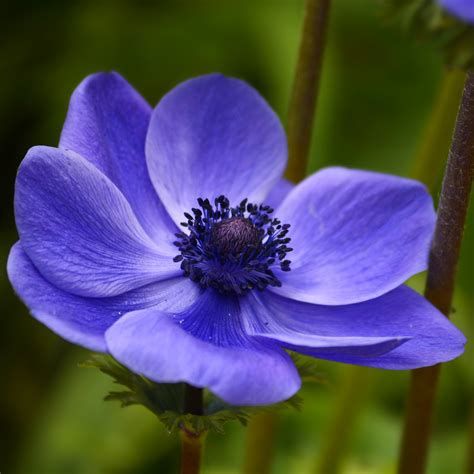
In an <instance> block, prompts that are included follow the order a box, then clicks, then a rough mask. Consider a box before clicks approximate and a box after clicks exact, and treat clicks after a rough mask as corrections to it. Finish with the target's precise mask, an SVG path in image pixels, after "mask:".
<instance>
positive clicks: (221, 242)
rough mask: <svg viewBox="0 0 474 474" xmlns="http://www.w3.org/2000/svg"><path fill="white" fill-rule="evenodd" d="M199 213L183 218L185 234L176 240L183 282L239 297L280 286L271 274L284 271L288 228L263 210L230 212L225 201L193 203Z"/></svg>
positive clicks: (243, 208)
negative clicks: (187, 279) (190, 281)
mask: <svg viewBox="0 0 474 474" xmlns="http://www.w3.org/2000/svg"><path fill="white" fill-rule="evenodd" d="M198 204H199V208H193V209H192V210H191V212H192V214H190V213H187V212H185V213H184V216H185V217H186V219H187V221H186V222H182V223H181V225H182V226H183V227H185V228H186V229H187V230H188V233H185V232H180V233H178V234H176V237H177V238H178V240H177V241H176V242H175V245H176V246H177V247H178V249H179V251H180V254H179V255H177V256H176V257H175V258H174V261H175V262H181V269H182V270H183V272H184V274H185V276H187V277H189V278H191V280H193V281H195V282H197V283H199V285H200V286H201V287H203V288H209V287H211V288H215V289H217V290H218V291H220V292H221V293H233V294H237V295H241V294H244V293H246V292H248V291H250V290H252V289H254V288H256V289H258V290H263V289H264V288H266V287H267V286H268V285H270V286H281V282H280V280H279V279H278V278H277V277H276V276H275V274H274V272H273V270H274V269H275V268H280V269H281V270H283V271H289V270H290V263H291V262H290V261H289V260H286V259H285V256H286V254H287V253H288V252H291V250H292V249H291V248H290V247H287V244H288V243H289V242H290V238H289V237H286V235H287V233H288V229H289V227H290V225H289V224H283V225H282V224H281V222H280V221H279V220H278V219H276V218H272V217H271V216H270V214H271V213H272V212H273V209H271V208H270V207H269V206H263V205H260V206H258V205H256V204H251V203H247V200H246V199H244V200H243V201H242V202H241V203H240V204H239V205H238V206H236V207H230V205H229V200H228V199H227V198H226V197H225V196H219V197H218V198H216V199H215V200H214V206H212V205H211V203H210V201H209V199H201V198H199V199H198Z"/></svg>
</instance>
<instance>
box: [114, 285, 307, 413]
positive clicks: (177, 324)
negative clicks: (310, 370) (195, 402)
mask: <svg viewBox="0 0 474 474" xmlns="http://www.w3.org/2000/svg"><path fill="white" fill-rule="evenodd" d="M239 315H240V310H239V305H238V302H237V300H234V299H232V298H226V297H224V296H220V295H218V294H216V293H214V292H213V291H212V290H208V291H206V293H205V294H204V295H203V296H202V297H201V298H200V299H199V300H198V301H197V302H196V304H195V305H193V306H192V307H191V308H189V310H187V311H185V312H183V313H181V314H177V315H175V316H174V317H171V316H170V315H168V314H165V313H163V312H161V311H158V310H155V309H149V310H142V311H135V312H132V313H129V314H127V315H126V316H124V317H123V318H122V319H120V320H119V321H118V322H117V323H115V324H114V325H113V326H112V327H111V328H110V329H108V330H107V333H106V340H107V346H108V348H109V351H110V353H111V354H112V355H113V356H114V357H115V358H116V359H117V360H119V361H120V362H121V363H123V364H124V365H126V366H127V367H128V368H129V369H131V370H133V371H134V372H138V373H140V374H143V375H145V376H146V377H148V378H150V379H152V380H155V381H157V382H182V381H184V382H188V383H190V384H192V385H194V386H197V387H207V388H208V389H210V390H211V391H212V392H214V393H215V394H216V395H218V396H219V397H220V398H222V399H223V400H225V401H226V402H228V403H232V404H236V405H266V404H271V403H276V402H279V401H281V400H285V399H287V398H289V397H291V396H292V395H293V394H294V393H295V392H296V391H297V390H298V389H299V388H300V384H301V381H300V378H299V376H298V373H297V371H296V368H295V367H294V365H293V363H292V361H291V359H290V357H289V356H288V355H287V354H286V353H285V352H284V351H282V350H281V349H279V348H278V347H276V346H275V345H274V344H272V343H271V342H270V341H266V342H265V343H264V342H259V341H258V340H255V339H252V338H249V337H247V336H246V335H245V334H244V333H243V331H242V327H241V321H240V317H239Z"/></svg>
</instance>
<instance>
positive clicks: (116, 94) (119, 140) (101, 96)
mask: <svg viewBox="0 0 474 474" xmlns="http://www.w3.org/2000/svg"><path fill="white" fill-rule="evenodd" d="M151 112H152V109H151V107H150V106H149V105H148V104H147V103H146V101H145V100H144V99H143V98H142V97H141V96H140V94H138V92H137V91H136V90H135V89H133V87H132V86H131V85H130V84H129V83H128V82H127V81H126V80H125V79H124V78H123V77H121V76H120V75H119V74H117V73H115V72H114V73H99V74H93V75H91V76H89V77H87V78H86V79H84V81H82V82H81V84H79V86H78V87H77V89H76V90H75V91H74V93H73V95H72V97H71V102H70V104H69V110H68V114H67V118H66V122H65V123H64V128H63V131H62V134H61V141H60V143H59V147H60V148H63V149H68V150H72V151H75V152H76V153H78V154H79V155H81V156H82V157H83V158H85V159H87V160H88V161H89V162H91V163H92V164H94V165H95V166H96V167H97V168H98V169H99V170H100V171H102V173H104V174H105V175H106V176H107V177H108V178H109V179H110V180H111V181H112V182H113V183H114V184H115V185H116V186H117V187H118V188H119V189H120V191H121V192H122V193H123V195H124V196H125V198H126V199H127V201H128V202H129V204H130V206H131V207H132V209H133V212H134V213H135V216H136V217H137V219H138V220H139V222H140V224H141V225H142V227H143V228H144V230H145V231H146V232H147V233H148V235H150V237H152V238H153V239H155V240H156V241H158V242H160V243H161V244H162V245H166V244H168V245H170V244H171V242H172V239H173V236H174V234H175V232H177V230H176V226H175V224H174V223H173V221H172V220H171V219H170V217H169V215H168V213H167V212H166V210H165V209H164V207H163V205H162V204H161V202H160V200H159V198H158V196H157V194H156V192H155V190H154V189H153V185H152V184H151V181H150V177H149V175H148V169H147V166H146V159H145V138H146V133H147V130H148V125H149V122H150V117H151Z"/></svg>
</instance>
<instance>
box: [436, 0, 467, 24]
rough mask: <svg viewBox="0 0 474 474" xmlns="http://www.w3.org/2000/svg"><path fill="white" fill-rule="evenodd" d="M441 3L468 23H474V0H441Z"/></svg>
mask: <svg viewBox="0 0 474 474" xmlns="http://www.w3.org/2000/svg"><path fill="white" fill-rule="evenodd" d="M439 2H440V5H441V6H442V7H443V8H444V9H445V10H447V11H448V12H449V13H451V14H453V15H454V16H456V17H458V18H460V19H461V20H464V21H465V22H467V23H474V2H473V1H472V0H439Z"/></svg>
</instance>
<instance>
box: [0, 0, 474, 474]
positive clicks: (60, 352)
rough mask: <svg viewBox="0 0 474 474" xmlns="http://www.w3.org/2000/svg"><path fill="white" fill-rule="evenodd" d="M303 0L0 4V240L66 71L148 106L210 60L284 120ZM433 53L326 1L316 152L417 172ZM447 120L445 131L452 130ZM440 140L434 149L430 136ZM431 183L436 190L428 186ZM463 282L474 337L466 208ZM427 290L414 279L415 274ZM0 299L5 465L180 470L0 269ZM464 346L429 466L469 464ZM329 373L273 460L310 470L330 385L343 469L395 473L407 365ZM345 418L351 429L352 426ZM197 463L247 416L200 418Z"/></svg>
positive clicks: (47, 135) (232, 436) (238, 462)
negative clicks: (117, 79)
mask: <svg viewBox="0 0 474 474" xmlns="http://www.w3.org/2000/svg"><path fill="white" fill-rule="evenodd" d="M302 13H303V2H302V0H273V1H270V0H268V1H266V0H253V1H251V0H225V1H223V0H212V1H211V0H208V1H203V0H188V1H177V0H155V1H145V0H114V1H112V0H110V1H99V2H98V1H92V0H89V1H84V0H82V1H79V0H70V1H68V2H63V1H59V0H44V1H42V2H39V1H32V0H24V1H22V2H13V1H10V2H7V3H6V4H4V5H3V8H2V16H1V17H0V67H1V74H0V91H1V92H0V124H1V126H0V141H1V154H2V169H3V171H2V173H1V174H0V179H1V186H0V193H1V203H2V205H1V216H0V218H1V249H0V250H1V252H0V259H1V264H2V268H3V269H5V265H6V258H7V255H8V251H9V248H10V246H11V245H12V244H13V243H14V242H15V240H16V238H17V236H16V231H15V226H14V219H13V212H12V198H13V186H14V178H15V172H16V168H17V167H18V165H19V163H20V161H21V159H22V158H23V156H24V154H25V152H26V151H27V150H28V148H29V147H30V146H33V145H35V144H47V145H52V146H55V145H56V144H57V142H58V138H59V133H60V131H61V126H62V123H63V120H64V117H65V113H66V110H67V104H68V100H69V96H70V94H71V92H72V91H73V89H74V87H75V86H76V85H77V84H78V83H79V82H80V81H81V80H82V79H83V78H84V77H85V76H86V75H87V74H90V73H92V72H95V71H100V70H110V69H114V70H117V71H119V72H120V73H122V74H123V75H124V76H125V77H126V78H127V79H128V80H129V81H130V82H131V83H132V84H133V85H134V86H135V87H136V88H137V89H138V90H139V91H140V92H141V93H142V94H143V95H144V96H145V97H146V98H147V99H148V100H149V101H150V103H152V104H155V103H156V102H157V101H158V100H159V98H160V97H161V96H162V95H163V94H164V93H165V92H166V91H167V90H169V89H170V88H171V87H173V86H174V85H175V84H177V83H178V82H180V81H182V80H184V79H186V78H189V77H191V76H195V75H199V74H202V73H207V72H211V71H220V72H223V73H225V74H228V75H233V76H238V77H241V78H244V79H246V80H247V81H248V82H250V83H251V84H252V85H254V86H255V87H256V88H257V89H258V90H259V91H260V92H261V93H262V94H263V95H264V96H265V97H266V98H267V99H268V101H269V102H270V104H271V105H272V106H273V107H274V108H275V109H276V111H277V112H278V114H279V115H280V117H281V118H282V120H283V122H284V121H285V116H286V110H287V104H288V100H289V93H290V89H291V82H292V74H293V69H294V64H295V60H296V52H297V47H298V41H299V28H300V25H301V21H302ZM442 72H443V68H442V64H441V60H440V57H439V55H438V53H437V52H436V51H435V50H433V49H432V48H431V47H430V46H429V45H426V44H417V43H416V42H414V41H413V40H412V39H410V38H408V37H407V36H406V35H405V34H404V33H403V32H402V31H401V30H400V29H399V28H398V27H397V26H396V25H391V24H390V23H388V22H386V21H385V20H383V19H382V17H381V15H380V9H379V5H378V4H377V2H376V1H375V0H335V1H334V8H333V11H332V15H331V21H330V29H329V38H328V49H327V54H326V60H325V69H324V73H323V79H322V88H321V94H320V102H319V110H318V114H317V120H316V126H315V130H314V132H315V133H314V146H313V150H312V154H311V168H312V169H313V170H314V169H317V168H319V167H321V166H326V165H328V164H342V165H347V166H351V167H363V168H368V169H373V170H378V171H385V172H390V173H396V174H400V175H407V176H408V175H410V174H411V172H412V169H413V160H414V157H415V154H416V150H417V149H418V147H419V145H420V140H421V137H422V135H423V130H424V128H425V126H426V123H427V121H428V118H429V116H430V112H431V110H432V108H433V104H434V102H435V100H436V96H437V92H438V89H439V86H440V79H441V77H442ZM447 132H450V130H447ZM441 151H442V152H443V153H445V150H441ZM435 197H436V192H435ZM472 214H473V213H472V211H471V213H470V216H469V220H470V223H469V224H468V227H467V231H466V239H465V242H464V248H463V256H462V260H461V265H460V275H459V284H458V286H457V289H456V302H455V309H456V312H455V314H454V316H453V318H454V320H455V322H456V324H457V325H458V326H459V327H461V328H462V329H463V330H464V332H465V333H466V334H467V335H468V337H470V336H472V325H470V324H469V320H470V319H472V309H473V305H474V301H473V299H474V294H473V293H474V292H473V283H472V282H473V273H472V263H473V262H474V218H473V215H472ZM413 284H414V285H415V287H416V288H418V289H420V290H421V289H422V287H423V277H422V276H421V277H418V278H416V279H414V281H413ZM0 285H1V299H0V314H1V325H0V328H1V329H0V371H1V372H0V376H1V378H0V380H1V385H0V472H2V473H4V474H7V473H8V474H10V473H21V474H23V473H26V474H30V473H31V474H36V473H39V474H42V473H48V474H49V473H52V474H54V473H68V474H76V473H77V474H96V473H97V474H98V473H101V474H102V473H168V472H170V473H173V472H176V471H177V469H178V467H177V462H178V461H177V458H178V443H177V439H176V438H175V437H174V436H171V435H168V434H167V433H166V432H165V430H164V428H162V426H161V425H160V424H158V422H157V421H156V420H155V419H154V417H153V416H152V415H151V414H149V413H147V412H146V411H145V409H143V408H141V407H132V408H127V409H121V408H119V406H118V405H116V404H112V403H105V402H103V401H102V397H103V396H104V395H105V393H106V391H107V390H108V389H110V388H111V382H110V380H109V379H108V378H107V377H106V376H104V375H102V374H100V373H96V372H95V371H94V370H92V369H82V368H78V363H79V362H81V361H83V360H85V359H86V358H87V356H88V353H87V351H85V350H82V349H79V348H76V347H73V346H71V345H70V344H67V343H66V342H64V341H62V340H61V339H59V338H58V337H56V336H55V335H54V334H52V333H51V332H50V331H48V330H47V329H46V328H44V327H43V326H41V325H40V324H39V323H37V322H36V321H35V320H34V319H33V318H31V317H30V316H28V312H27V310H26V309H25V308H24V307H23V305H22V304H21V303H20V302H19V300H18V299H17V298H16V297H15V296H14V294H13V292H12V290H11V287H10V285H9V282H8V280H7V278H6V274H5V270H3V271H2V274H1V280H0ZM472 356H473V352H472V349H471V347H470V346H468V350H467V352H466V353H465V354H464V356H462V357H461V358H459V359H458V360H456V361H454V362H452V363H449V364H447V365H446V367H445V368H444V370H443V372H442V378H441V384H440V391H439V397H438V405H437V418H436V423H435V434H434V438H433V446H432V450H431V454H430V459H429V469H428V472H429V473H433V474H436V473H440V474H444V473H449V474H451V473H453V474H456V473H461V472H465V469H466V467H465V466H466V458H467V451H468V447H467V432H468V417H469V404H470V397H471V396H472V393H473V391H472V386H473V384H472V381H473V373H472V361H473V357H472ZM320 371H321V373H323V374H324V377H325V379H326V383H325V384H322V385H312V386H308V387H306V388H305V389H304V390H303V396H304V399H305V404H304V408H303V412H302V413H298V412H291V411H286V412H283V413H281V414H280V416H279V423H278V431H277V433H276V442H277V447H276V452H275V462H274V472H275V473H277V474H283V473H298V474H299V473H303V474H304V473H306V472H308V473H309V472H314V466H315V464H316V463H317V461H318V455H319V454H320V453H321V450H322V449H323V446H324V442H325V441H326V440H327V438H328V437H329V436H330V431H331V420H332V418H333V416H334V409H335V405H336V404H337V400H338V399H339V398H340V397H341V394H342V393H344V391H345V390H347V389H348V388H347V386H348V385H352V390H354V391H355V392H358V393H359V395H360V400H361V401H360V404H357V403H356V401H355V399H354V404H353V405H354V407H355V408H358V413H357V416H356V417H355V418H354V423H353V429H350V426H351V423H350V421H349V419H348V420H347V423H346V424H345V428H344V430H343V432H341V439H342V437H343V436H344V435H345V434H347V435H348V436H347V444H346V445H345V447H344V458H343V462H342V465H341V472H343V473H354V474H355V473H390V472H393V471H394V467H395V462H396V457H397V451H398V443H399V436H400V430H401V422H402V414H403V406H404V398H405V394H406V388H407V385H408V377H409V374H408V373H407V372H383V371H377V370H369V369H366V370H360V371H358V372H357V373H356V379H355V380H356V381H355V382H354V380H352V381H351V380H350V379H348V373H351V374H352V376H353V378H354V372H349V371H350V368H349V367H346V366H342V365H337V364H333V363H329V362H325V361H321V363H320ZM346 431H347V433H346ZM207 441H208V442H207V448H206V451H205V461H204V464H205V465H204V473H209V474H211V473H215V474H220V473H223V474H225V473H237V472H239V470H240V468H241V466H242V464H243V452H244V448H245V429H244V428H242V427H240V426H239V425H237V424H229V425H227V433H226V436H219V435H214V434H211V435H210V436H209V437H208V440H207Z"/></svg>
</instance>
